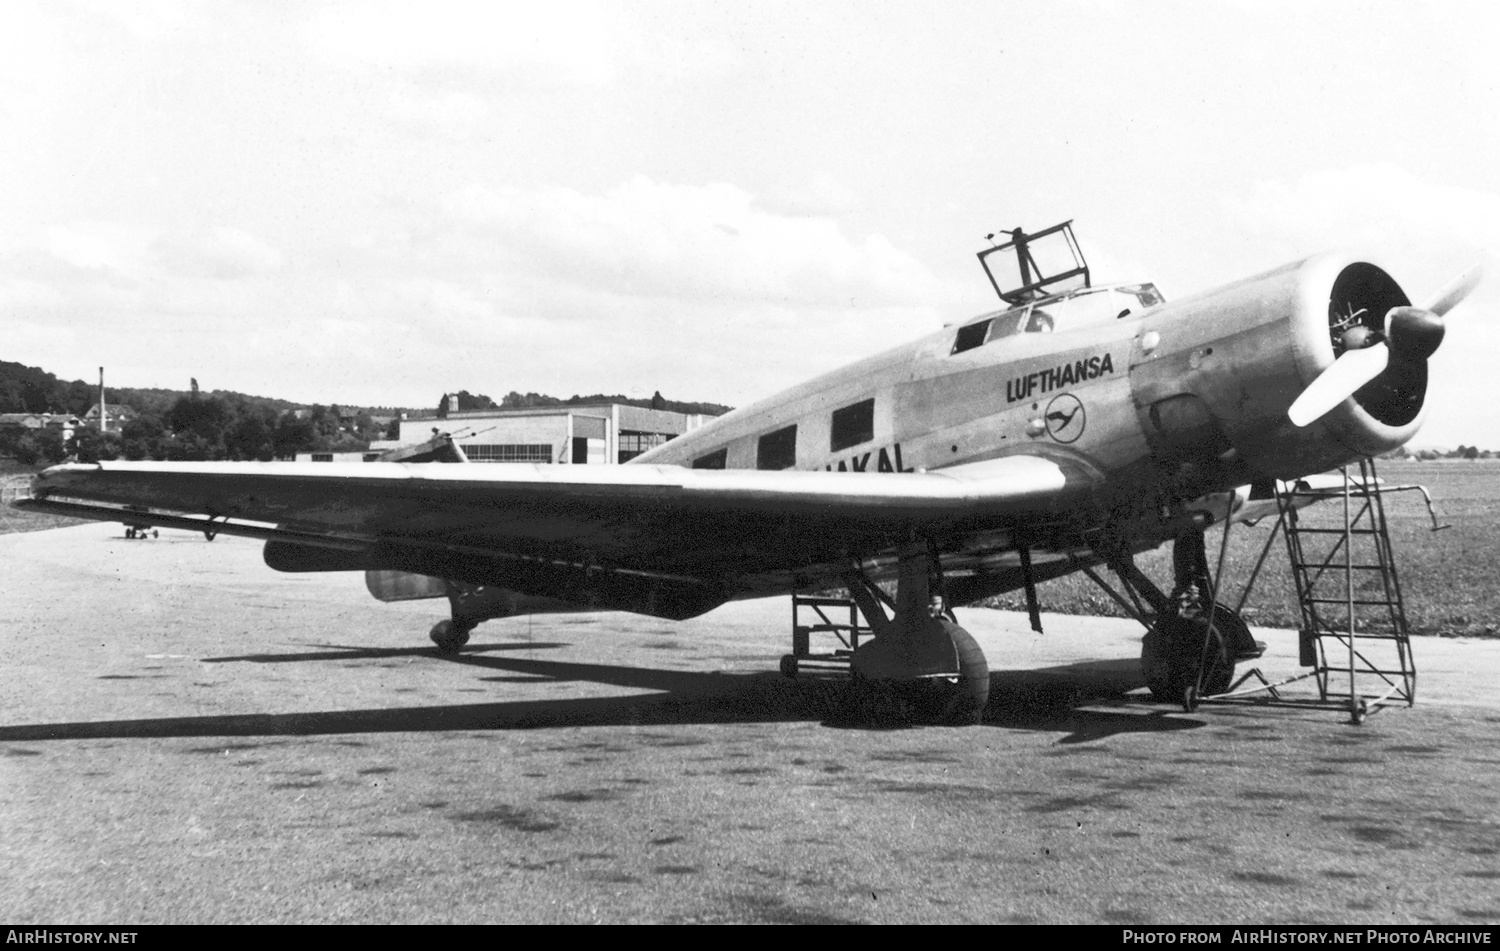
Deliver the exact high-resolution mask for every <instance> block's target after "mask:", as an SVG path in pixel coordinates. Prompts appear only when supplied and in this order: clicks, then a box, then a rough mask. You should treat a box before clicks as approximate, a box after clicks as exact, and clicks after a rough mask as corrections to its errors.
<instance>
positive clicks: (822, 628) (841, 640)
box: [781, 593, 874, 677]
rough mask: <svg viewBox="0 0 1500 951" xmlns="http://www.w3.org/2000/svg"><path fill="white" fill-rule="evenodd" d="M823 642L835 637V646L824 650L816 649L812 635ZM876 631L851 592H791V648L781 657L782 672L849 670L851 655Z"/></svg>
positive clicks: (833, 671) (793, 675)
mask: <svg viewBox="0 0 1500 951" xmlns="http://www.w3.org/2000/svg"><path fill="white" fill-rule="evenodd" d="M814 635H820V639H821V640H822V641H824V642H826V641H827V640H828V636H830V635H831V636H832V638H833V642H834V643H833V646H831V647H830V649H828V650H826V651H824V652H821V653H819V652H815V651H814V650H813V636H814ZM873 635H874V632H873V630H872V629H871V628H870V626H869V625H868V624H866V623H864V616H863V615H861V614H860V613H859V605H857V604H855V603H854V599H853V598H851V597H849V596H848V595H846V594H845V595H830V594H796V593H793V594H792V652H791V653H790V654H786V655H783V656H782V658H781V672H782V673H783V674H785V675H786V676H788V677H796V676H797V675H798V674H799V673H811V672H819V673H825V674H826V673H835V674H837V673H848V671H849V658H850V657H852V656H853V654H854V651H855V649H856V648H858V647H859V645H860V643H861V642H862V641H864V640H866V639H868V638H870V637H872V636H873Z"/></svg>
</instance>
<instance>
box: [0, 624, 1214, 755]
mask: <svg viewBox="0 0 1500 951" xmlns="http://www.w3.org/2000/svg"><path fill="white" fill-rule="evenodd" d="M561 646H565V645H562V644H555V643H550V642H534V643H530V644H524V645H514V646H511V645H477V646H474V647H469V648H465V649H463V650H462V651H461V652H459V653H458V654H454V655H448V656H444V657H443V659H444V660H447V661H449V662H451V663H457V664H464V665H466V666H471V667H477V668H481V669H486V670H493V671H495V672H496V676H493V677H481V678H480V680H481V681H483V682H489V683H495V684H498V685H501V686H500V688H499V689H502V690H503V689H504V686H503V685H505V684H507V683H528V684H536V683H545V682H547V681H551V682H554V683H565V682H589V683H595V684H604V685H608V686H613V687H622V688H626V689H630V690H639V691H644V692H642V693H635V694H629V695H626V696H611V697H589V698H571V699H556V700H518V701H498V702H492V703H473V704H452V705H445V706H426V707H396V708H382V709H365V710H329V711H317V712H308V713H281V714H255V713H252V714H231V715H220V716H203V717H163V718H157V719H148V720H96V721H87V722H75V723H46V724H34V725H25V726H9V727H0V742H5V741H8V742H28V741H41V740H79V739H103V738H110V739H120V738H164V737H196V736H268V735H277V736H287V735H290V736H313V735H324V734H335V733H394V732H438V731H445V730H531V729H555V728H561V727H580V726H661V725H671V724H713V723H724V724H728V723H785V722H797V721H817V722H821V723H823V724H824V725H825V726H829V727H844V728H861V727H863V726H865V725H862V724H854V723H848V722H844V720H843V717H842V716H841V703H840V699H841V694H842V691H843V690H844V689H845V688H846V682H845V681H843V680H842V679H836V678H812V677H802V678H798V679H797V680H789V679H787V678H785V677H783V676H781V675H780V674H779V673H771V672H761V673H751V674H742V673H735V674H725V673H719V672H695V671H683V670H663V669H658V668H649V667H625V666H611V665H604V664H583V663H573V662H567V661H551V660H533V659H524V658H514V657H505V656H496V655H497V654H498V652H500V651H505V650H516V649H526V650H536V649H542V648H555V647H561ZM403 656H409V657H427V658H432V657H433V656H434V653H433V651H432V650H431V649H422V648H377V649H370V648H343V647H337V646H333V645H330V646H329V648H328V649H324V650H319V651H313V652H303V653H296V654H256V655H246V656H241V657H217V658H205V661H204V662H205V663H230V662H244V663H258V664H259V663H317V662H322V661H349V660H351V659H381V658H393V657H403ZM990 684H991V687H990V702H989V705H988V706H987V707H986V708H985V713H984V718H983V726H987V727H999V728H1007V729H1021V730H1036V731H1043V732H1056V733H1061V734H1063V736H1062V737H1061V739H1060V740H1059V742H1061V743H1084V742H1090V741H1093V740H1100V739H1104V738H1106V737H1110V736H1114V735H1116V734H1121V733H1142V732H1159V731H1176V730H1185V729H1194V728H1197V727H1201V726H1203V725H1204V723H1203V721H1201V720H1197V719H1193V718H1187V717H1184V716H1182V715H1180V711H1176V710H1175V708H1163V707H1148V706H1145V705H1142V704H1139V703H1128V702H1127V698H1126V696H1125V695H1126V693H1127V692H1128V691H1130V690H1132V689H1134V688H1136V687H1139V686H1140V685H1141V683H1140V674H1139V666H1138V664H1137V663H1136V662H1135V661H1104V662H1097V663H1088V664H1073V665H1067V666H1061V667H1052V668H1043V669H1038V670H1016V671H993V672H991V674H990ZM1101 706H1103V707H1106V709H1099V707H1101ZM1172 713H1176V714H1177V715H1169V714H1172ZM883 728H891V727H883Z"/></svg>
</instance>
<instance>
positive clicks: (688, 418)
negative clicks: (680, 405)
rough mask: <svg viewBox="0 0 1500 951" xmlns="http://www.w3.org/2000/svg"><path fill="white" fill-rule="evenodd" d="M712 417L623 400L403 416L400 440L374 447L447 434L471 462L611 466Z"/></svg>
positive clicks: (397, 445)
mask: <svg viewBox="0 0 1500 951" xmlns="http://www.w3.org/2000/svg"><path fill="white" fill-rule="evenodd" d="M711 418H712V417H710V416H704V415H701V414H687V413H674V412H671V411H670V410H661V409H645V408H643V407H640V406H626V405H624V404H622V403H601V404H596V405H590V406H542V407H533V408H528V409H507V410H494V409H489V410H469V411H466V412H452V413H449V414H448V415H447V417H445V418H442V419H439V418H438V417H436V416H424V417H418V418H412V419H403V420H402V421H401V435H400V438H398V439H395V440H390V441H385V442H378V443H372V444H371V445H370V449H371V450H372V451H376V450H389V449H399V448H403V447H407V446H415V445H419V444H421V443H423V442H426V441H427V440H429V439H431V438H432V437H433V436H434V435H435V434H437V433H447V434H449V435H450V436H452V437H453V442H454V444H455V445H457V446H458V447H459V448H460V449H462V450H463V451H464V455H466V456H467V457H468V459H469V461H470V462H537V463H548V464H550V463H572V464H587V465H606V464H617V463H621V462H626V461H628V460H630V459H634V458H635V457H636V456H638V455H640V454H641V453H643V452H645V451H646V450H647V449H651V448H652V447H654V446H659V445H661V444H662V443H664V442H666V441H667V440H669V439H672V438H673V437H676V436H680V435H682V434H683V433H685V432H689V431H690V430H693V429H696V428H698V427H699V426H701V425H703V423H704V422H706V421H707V420H709V419H711Z"/></svg>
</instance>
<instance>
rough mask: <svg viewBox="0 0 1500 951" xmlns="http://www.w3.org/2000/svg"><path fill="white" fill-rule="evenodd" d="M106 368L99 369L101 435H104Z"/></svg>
mask: <svg viewBox="0 0 1500 951" xmlns="http://www.w3.org/2000/svg"><path fill="white" fill-rule="evenodd" d="M105 425H106V424H105V422H104V368H103V367H100V368H99V435H101V436H103V435H104V430H105Z"/></svg>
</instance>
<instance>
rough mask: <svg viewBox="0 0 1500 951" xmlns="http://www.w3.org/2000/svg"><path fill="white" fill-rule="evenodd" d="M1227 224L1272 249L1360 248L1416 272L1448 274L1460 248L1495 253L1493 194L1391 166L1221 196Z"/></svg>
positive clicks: (1498, 211)
mask: <svg viewBox="0 0 1500 951" xmlns="http://www.w3.org/2000/svg"><path fill="white" fill-rule="evenodd" d="M1223 204H1224V209H1225V211H1226V212H1227V214H1228V216H1229V221H1230V222H1231V223H1232V224H1233V225H1234V226H1236V227H1238V228H1240V229H1243V230H1245V231H1247V232H1248V233H1250V234H1251V235H1253V236H1254V237H1255V238H1256V239H1257V240H1267V241H1269V242H1270V243H1272V244H1276V243H1281V244H1290V245H1293V246H1295V247H1296V248H1298V249H1299V250H1300V249H1304V248H1311V249H1318V248H1324V247H1338V246H1348V245H1350V244H1351V243H1353V244H1355V245H1357V246H1368V247H1371V248H1375V249H1379V250H1388V251H1392V252H1395V253H1398V254H1401V255H1402V256H1403V257H1406V258H1407V259H1408V260H1411V259H1412V258H1413V257H1415V259H1416V260H1415V262H1414V263H1415V264H1416V266H1417V267H1419V268H1421V269H1422V270H1423V271H1424V272H1426V271H1428V270H1430V269H1432V268H1433V267H1435V266H1439V263H1440V262H1445V263H1443V264H1442V265H1441V266H1443V267H1445V268H1447V269H1451V268H1453V267H1454V266H1456V265H1455V263H1454V262H1453V260H1452V258H1453V256H1454V255H1455V254H1462V253H1464V252H1465V251H1466V250H1467V252H1468V253H1469V254H1474V253H1477V252H1478V251H1479V250H1480V249H1482V248H1487V247H1500V195H1497V194H1495V193H1494V192H1487V191H1481V190H1477V189H1472V188H1461V187H1457V186H1453V185H1444V184H1441V183H1437V182H1431V181H1428V180H1426V179H1423V178H1422V177H1420V176H1418V175H1416V174H1414V173H1412V172H1410V171H1408V170H1407V169H1404V168H1401V167H1400V166H1397V165H1392V164H1361V165H1355V166H1351V167H1349V168H1341V169H1325V170H1320V171H1316V172H1311V173H1308V174H1306V175H1303V176H1300V177H1298V178H1296V179H1294V180H1272V181H1263V182H1258V183H1256V184H1255V185H1254V186H1253V187H1252V188H1251V189H1249V190H1248V191H1247V192H1246V193H1244V194H1240V195H1231V196H1226V197H1225V198H1224V201H1223Z"/></svg>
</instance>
